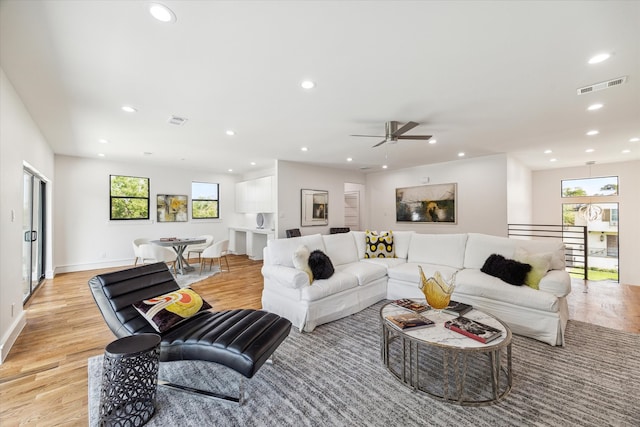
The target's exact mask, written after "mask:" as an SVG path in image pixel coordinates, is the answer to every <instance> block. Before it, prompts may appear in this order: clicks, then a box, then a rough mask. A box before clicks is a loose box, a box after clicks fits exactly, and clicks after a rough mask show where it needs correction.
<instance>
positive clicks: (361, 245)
mask: <svg viewBox="0 0 640 427" xmlns="http://www.w3.org/2000/svg"><path fill="white" fill-rule="evenodd" d="M350 233H351V234H353V240H354V241H355V242H356V250H357V252H358V258H359V259H364V254H365V252H366V251H367V242H366V233H365V232H364V231H351V232H350Z"/></svg>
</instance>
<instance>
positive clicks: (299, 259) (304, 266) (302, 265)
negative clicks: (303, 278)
mask: <svg viewBox="0 0 640 427" xmlns="http://www.w3.org/2000/svg"><path fill="white" fill-rule="evenodd" d="M309 253H310V252H309V248H308V247H306V246H304V245H302V246H299V247H298V249H296V250H295V252H294V253H293V257H292V261H293V266H294V267H295V268H297V269H298V270H301V271H304V272H305V273H307V275H308V276H309V284H311V283H312V282H313V273H312V272H311V268H309Z"/></svg>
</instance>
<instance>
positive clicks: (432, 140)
mask: <svg viewBox="0 0 640 427" xmlns="http://www.w3.org/2000/svg"><path fill="white" fill-rule="evenodd" d="M436 142H438V140H437V139H430V140H429V144H435V143H436Z"/></svg>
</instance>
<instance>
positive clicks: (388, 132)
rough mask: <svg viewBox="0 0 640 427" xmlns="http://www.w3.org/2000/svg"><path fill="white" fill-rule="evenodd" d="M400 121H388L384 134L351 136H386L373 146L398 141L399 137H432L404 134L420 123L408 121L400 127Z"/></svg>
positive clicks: (423, 138) (426, 138) (428, 137)
mask: <svg viewBox="0 0 640 427" xmlns="http://www.w3.org/2000/svg"><path fill="white" fill-rule="evenodd" d="M399 124H400V122H397V121H395V120H392V121H390V122H386V123H385V124H384V135H351V136H364V137H370V138H384V139H383V140H382V141H380V142H378V143H377V144H376V145H374V146H373V148H375V147H377V146H379V145H382V144H384V143H385V142H398V140H399V139H421V140H424V141H426V140H428V139H431V135H403V134H404V133H405V132H408V131H410V130H411V129H413V128H414V127H416V126H418V125H419V124H420V123H416V122H407V123H405V124H404V125H402V126H401V127H398V125H399Z"/></svg>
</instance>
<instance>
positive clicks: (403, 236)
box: [393, 230, 416, 259]
mask: <svg viewBox="0 0 640 427" xmlns="http://www.w3.org/2000/svg"><path fill="white" fill-rule="evenodd" d="M414 234H416V232H415V231H397V230H396V231H394V232H393V246H394V249H395V251H396V258H404V259H407V256H408V255H409V245H410V244H411V237H412V236H413V235H414Z"/></svg>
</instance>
